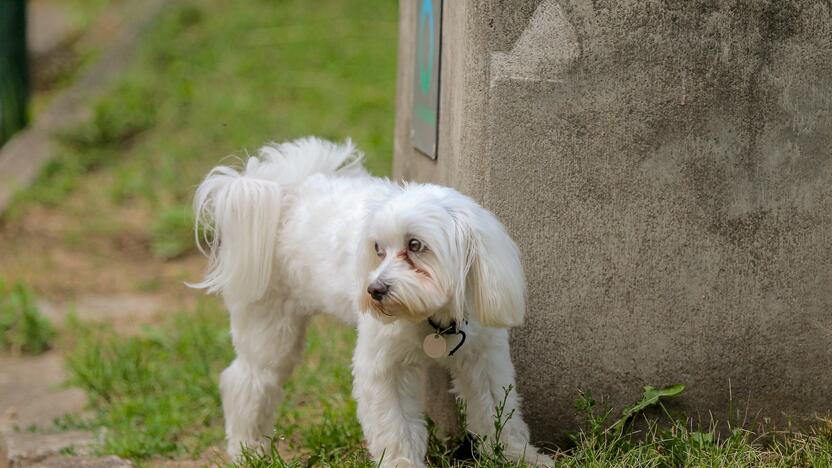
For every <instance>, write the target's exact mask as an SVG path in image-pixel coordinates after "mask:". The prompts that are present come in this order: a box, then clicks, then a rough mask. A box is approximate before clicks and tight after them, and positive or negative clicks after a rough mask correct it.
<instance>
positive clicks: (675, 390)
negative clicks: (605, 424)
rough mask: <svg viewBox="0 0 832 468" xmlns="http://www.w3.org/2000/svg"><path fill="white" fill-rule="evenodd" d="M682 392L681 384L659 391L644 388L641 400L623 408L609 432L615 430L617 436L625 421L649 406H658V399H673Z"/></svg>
mask: <svg viewBox="0 0 832 468" xmlns="http://www.w3.org/2000/svg"><path fill="white" fill-rule="evenodd" d="M684 390H685V386H684V385H683V384H676V385H671V386H670V387H665V388H661V389H658V388H655V387H652V386H650V385H648V386H646V387H644V395H642V397H641V400H640V401H639V402H638V403H636V404H635V405H633V406H630V407H627V408H624V410H622V411H621V418H620V419H619V420H618V421H616V422H615V424H613V425H612V426H611V427H610V429H609V430H610V431H611V430H617V431H618V432H619V434H620V433H622V432H623V431H624V426H625V425H626V424H627V421H629V420H630V418H632V417H633V416H634V415H636V414H638V413H640V412H642V411H644V410H645V409H646V408H648V407H650V406H653V405H656V404H658V403H659V399H660V398H662V397H664V398H670V397H675V396H678V395H680V394H681V393H682V392H683V391H684Z"/></svg>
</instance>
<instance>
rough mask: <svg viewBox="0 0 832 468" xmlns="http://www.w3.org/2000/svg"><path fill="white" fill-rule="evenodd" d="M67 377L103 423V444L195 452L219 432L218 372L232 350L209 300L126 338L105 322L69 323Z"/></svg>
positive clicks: (140, 452) (130, 450) (143, 452)
mask: <svg viewBox="0 0 832 468" xmlns="http://www.w3.org/2000/svg"><path fill="white" fill-rule="evenodd" d="M69 328H70V329H69V331H70V333H69V334H70V335H71V336H72V338H73V340H75V344H74V346H73V349H72V351H71V352H70V353H69V355H68V357H67V365H68V369H69V371H70V375H71V379H70V383H71V384H73V385H75V386H78V387H80V388H82V389H84V390H85V391H86V392H87V395H88V396H89V401H90V405H91V407H92V408H93V409H94V410H96V416H95V417H93V418H92V419H91V420H88V421H83V424H81V425H83V426H92V427H106V428H108V431H107V432H106V437H105V439H104V444H103V447H102V448H101V450H102V451H103V452H105V453H113V454H116V455H120V456H123V457H128V458H133V459H138V460H141V459H145V458H148V457H151V456H158V455H161V456H168V457H171V456H180V457H181V456H196V455H198V454H199V453H201V452H202V450H204V449H205V448H206V447H208V446H210V445H211V444H214V443H216V441H217V440H219V439H220V438H221V432H222V431H221V425H220V418H221V411H220V410H219V408H220V400H219V393H218V390H217V382H216V376H217V373H218V372H219V370H220V369H221V367H222V365H223V363H225V362H226V361H228V360H229V359H230V357H231V353H230V351H231V349H230V345H229V339H228V330H227V323H226V322H225V318H224V314H222V313H220V312H218V311H217V310H216V308H211V307H210V306H209V305H208V304H207V303H206V304H202V305H200V306H199V307H198V308H197V309H196V310H195V311H193V312H191V313H190V314H184V313H179V314H174V315H173V316H172V317H171V318H170V319H169V321H168V322H167V323H166V324H165V325H164V326H163V327H162V328H156V327H149V326H147V327H145V328H144V330H143V332H142V333H140V334H139V335H137V336H130V337H123V336H119V335H118V334H117V333H115V332H114V331H112V329H109V328H107V327H106V326H100V325H99V326H94V325H82V324H79V323H77V322H74V323H72V324H71V325H70V326H69Z"/></svg>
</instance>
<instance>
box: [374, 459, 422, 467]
mask: <svg viewBox="0 0 832 468" xmlns="http://www.w3.org/2000/svg"><path fill="white" fill-rule="evenodd" d="M379 466H380V467H381V468H424V466H425V464H424V463H422V462H419V463H416V462H414V461H412V460H409V459H407V458H405V457H397V458H394V459H392V460H389V461H388V460H382V462H381V464H380V465H379Z"/></svg>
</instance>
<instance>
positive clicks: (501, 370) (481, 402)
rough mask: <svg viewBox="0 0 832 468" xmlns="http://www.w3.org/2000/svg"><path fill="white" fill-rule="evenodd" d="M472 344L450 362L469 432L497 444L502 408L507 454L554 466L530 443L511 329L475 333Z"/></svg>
mask: <svg viewBox="0 0 832 468" xmlns="http://www.w3.org/2000/svg"><path fill="white" fill-rule="evenodd" d="M471 335H472V336H471V337H470V338H469V340H470V343H466V344H465V346H463V347H462V348H460V352H459V353H457V354H456V355H455V356H454V357H452V358H450V359H448V364H449V368H450V370H451V374H452V375H453V379H454V387H455V390H456V391H457V393H458V395H459V396H460V397H461V398H462V400H463V401H464V402H465V404H466V408H467V413H466V419H467V423H468V430H469V431H470V432H472V433H474V434H477V435H479V436H481V437H483V438H486V439H489V440H490V441H491V442H492V443H493V442H495V441H496V440H495V439H496V437H497V434H496V428H495V424H494V423H495V420H496V418H497V417H498V416H499V415H498V414H497V408H498V407H502V416H501V417H500V426H501V430H500V434H499V440H500V442H501V443H502V444H503V447H504V449H505V454H506V455H507V456H508V457H509V458H511V459H513V460H515V461H520V460H523V461H525V462H526V463H529V464H532V465H541V466H553V464H554V462H553V461H552V459H551V458H549V457H548V456H546V455H544V454H541V453H540V452H538V451H537V449H536V448H535V447H533V446H532V445H531V444H530V443H529V428H528V426H527V425H526V423H525V422H524V421H523V415H522V414H521V412H520V397H519V396H518V394H517V384H516V382H515V378H514V365H512V363H511V355H510V354H509V344H508V330H505V329H494V328H478V329H476V330H472V332H471Z"/></svg>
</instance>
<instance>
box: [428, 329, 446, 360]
mask: <svg viewBox="0 0 832 468" xmlns="http://www.w3.org/2000/svg"><path fill="white" fill-rule="evenodd" d="M422 349H423V350H424V351H425V354H427V355H428V356H429V357H432V358H434V359H438V358H441V357H442V356H444V355H445V353H446V352H447V351H448V344H447V343H446V342H445V338H443V337H442V335H440V334H438V333H431V334H430V335H428V336H426V337H425V341H423V342H422Z"/></svg>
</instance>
